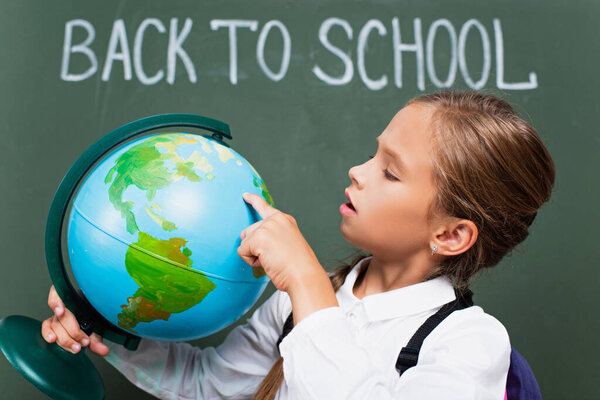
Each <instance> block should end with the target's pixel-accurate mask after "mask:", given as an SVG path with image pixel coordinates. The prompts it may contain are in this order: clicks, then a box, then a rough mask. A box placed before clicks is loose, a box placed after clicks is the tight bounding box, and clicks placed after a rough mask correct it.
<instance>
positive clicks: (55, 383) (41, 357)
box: [0, 315, 104, 400]
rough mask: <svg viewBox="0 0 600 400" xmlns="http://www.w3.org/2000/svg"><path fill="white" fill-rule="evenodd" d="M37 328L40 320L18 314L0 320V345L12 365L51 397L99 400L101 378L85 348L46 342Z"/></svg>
mask: <svg viewBox="0 0 600 400" xmlns="http://www.w3.org/2000/svg"><path fill="white" fill-rule="evenodd" d="M41 330H42V323H41V322H40V321H37V320H35V319H32V318H29V317H24V316H21V315H11V316H9V317H6V318H3V319H1V320H0V348H1V349H2V352H3V353H4V355H5V356H6V358H7V359H8V361H10V363H11V364H12V365H13V367H15V368H16V370H17V371H19V373H20V374H21V375H23V376H24V377H25V378H26V379H27V380H28V381H30V382H31V383H33V384H34V385H35V387H37V388H38V389H39V390H41V391H42V392H43V393H45V394H46V395H47V396H49V397H50V398H52V399H55V400H80V399H90V400H96V399H98V400H102V399H103V398H104V385H103V384H102V379H101V378H100V375H99V374H98V371H97V370H96V367H95V366H94V364H92V362H91V361H90V359H89V358H88V357H87V355H86V354H85V352H84V351H81V352H79V353H78V354H72V353H69V352H67V351H65V350H63V349H62V348H60V347H59V346H58V345H57V344H56V343H47V342H46V341H45V340H44V338H43V337H42V335H41Z"/></svg>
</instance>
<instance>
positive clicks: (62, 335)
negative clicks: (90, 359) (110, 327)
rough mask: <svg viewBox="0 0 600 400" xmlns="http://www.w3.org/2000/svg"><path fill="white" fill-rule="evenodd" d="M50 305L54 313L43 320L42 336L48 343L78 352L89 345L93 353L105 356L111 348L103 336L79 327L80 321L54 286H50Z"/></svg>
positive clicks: (74, 352)
mask: <svg viewBox="0 0 600 400" xmlns="http://www.w3.org/2000/svg"><path fill="white" fill-rule="evenodd" d="M48 305H49V306H50V308H51V309H52V311H53V312H54V315H53V316H52V317H50V318H48V319H47V320H45V321H44V322H42V337H43V338H44V340H45V341H46V342H48V343H54V342H56V344H58V345H59V346H60V347H62V348H63V349H65V350H66V351H68V352H70V353H73V354H76V353H78V352H79V351H80V350H81V348H82V347H86V346H89V347H90V350H91V351H92V353H95V354H98V355H99V356H102V357H104V356H105V355H107V354H108V352H109V348H108V347H107V346H106V345H105V344H103V343H102V336H100V335H97V334H95V333H92V335H91V336H88V335H86V333H85V332H83V331H82V330H81V329H80V328H79V323H78V322H77V319H76V318H75V316H74V315H73V313H72V312H71V311H69V310H68V309H67V308H66V307H65V305H64V304H63V302H62V300H61V299H60V297H59V296H58V293H57V292H56V289H54V286H51V287H50V294H49V295H48Z"/></svg>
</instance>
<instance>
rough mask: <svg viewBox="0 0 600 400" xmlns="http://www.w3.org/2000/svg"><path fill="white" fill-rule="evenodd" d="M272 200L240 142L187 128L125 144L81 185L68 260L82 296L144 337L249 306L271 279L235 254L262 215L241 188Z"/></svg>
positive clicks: (200, 328)
mask: <svg viewBox="0 0 600 400" xmlns="http://www.w3.org/2000/svg"><path fill="white" fill-rule="evenodd" d="M244 192H250V193H257V194H260V195H262V196H263V198H264V199H265V200H266V201H267V202H268V203H270V204H273V200H272V198H271V196H270V194H269V191H268V189H267V187H266V185H265V184H264V182H263V180H262V178H261V177H260V175H259V174H258V172H257V171H256V170H255V169H254V168H253V167H252V166H251V165H250V164H249V163H248V162H247V161H246V160H245V159H244V158H243V157H242V156H241V155H239V154H238V153H236V152H235V151H234V150H232V149H230V148H228V147H227V146H224V145H222V144H221V143H219V142H218V141H216V140H214V139H212V138H210V137H206V136H201V135H196V134H189V133H160V134H153V135H150V136H145V137H142V138H139V139H137V140H134V141H132V142H129V143H127V144H125V145H123V146H121V147H119V148H117V149H116V150H113V151H112V153H111V154H109V155H108V156H107V157H105V158H104V159H103V160H101V161H100V162H99V163H98V164H97V165H96V166H95V167H94V169H93V170H92V172H90V174H89V175H88V176H87V177H86V179H85V181H84V182H83V184H82V185H81V187H80V189H79V192H78V193H77V195H76V197H75V199H74V201H73V206H72V210H71V215H70V218H69V225H68V233H67V234H68V249H69V260H70V262H71V268H72V270H73V274H74V276H75V279H76V281H77V283H78V285H79V287H80V288H81V290H82V292H83V294H84V295H85V297H86V299H87V300H88V301H89V302H90V303H91V304H92V306H93V307H94V308H95V309H96V310H97V311H99V312H100V314H102V315H103V316H104V317H105V318H106V319H107V320H109V321H110V322H112V323H113V324H115V325H117V326H119V327H121V328H122V329H124V330H127V331H129V332H131V333H134V334H136V335H139V336H142V337H148V338H152V339H158V340H190V339H195V338H199V337H203V336H206V335H208V334H211V333H214V332H216V331H218V330H220V329H222V328H224V327H226V326H227V325H229V324H231V323H233V322H234V321H235V320H237V319H238V318H239V317H240V316H241V315H242V314H244V313H245V312H246V311H247V310H248V309H249V308H250V307H251V306H252V305H253V304H254V303H255V301H256V300H257V299H258V297H259V296H260V295H261V294H262V292H263V291H264V288H265V286H266V284H267V283H268V278H267V277H266V276H265V274H264V271H262V270H261V269H260V268H252V267H250V266H248V265H247V264H246V263H245V262H244V261H243V260H242V259H241V258H240V257H239V256H238V255H237V251H236V250H237V247H238V246H239V244H240V238H239V235H240V233H241V231H242V230H243V229H244V228H246V227H247V226H248V225H251V224H252V223H254V222H256V221H258V219H259V217H258V215H257V214H256V213H255V212H254V211H253V210H251V208H250V207H249V206H247V205H246V204H245V202H244V201H243V199H242V193H244Z"/></svg>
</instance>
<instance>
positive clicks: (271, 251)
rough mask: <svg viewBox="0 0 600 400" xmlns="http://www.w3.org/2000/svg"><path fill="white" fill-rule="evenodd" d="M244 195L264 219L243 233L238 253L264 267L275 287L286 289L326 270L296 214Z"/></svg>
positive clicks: (253, 264) (249, 194)
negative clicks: (301, 228)
mask: <svg viewBox="0 0 600 400" xmlns="http://www.w3.org/2000/svg"><path fill="white" fill-rule="evenodd" d="M243 197H244V200H245V201H246V203H248V204H249V205H251V206H252V207H253V208H254V209H255V210H256V212H258V214H259V215H260V216H261V217H262V218H263V219H262V220H261V221H258V222H256V223H254V224H252V225H250V226H249V227H247V228H246V229H244V230H243V231H242V233H241V235H240V237H241V239H242V243H241V244H240V247H239V248H238V250H237V252H238V254H239V256H240V257H242V259H243V260H244V261H245V262H246V263H248V264H249V265H250V266H252V267H255V268H258V267H262V268H263V269H264V270H265V272H266V274H267V275H268V276H269V278H271V281H272V282H273V284H274V285H275V287H276V288H277V289H279V290H282V291H285V292H289V291H290V290H292V289H293V288H294V286H295V285H297V284H299V283H301V282H302V279H305V278H307V277H309V276H310V274H311V273H314V272H317V271H319V272H322V271H323V269H322V267H321V265H320V264H319V261H318V260H317V257H316V256H315V253H314V252H313V250H312V249H311V248H310V246H309V245H308V243H307V242H306V240H305V239H304V236H302V233H300V230H299V229H298V225H297V224H296V220H295V219H294V217H292V216H291V215H288V214H284V213H282V212H281V211H279V210H277V209H276V208H273V207H271V205H269V204H268V203H267V202H266V201H265V200H264V199H263V198H262V197H261V196H259V195H257V194H251V193H244V196H243Z"/></svg>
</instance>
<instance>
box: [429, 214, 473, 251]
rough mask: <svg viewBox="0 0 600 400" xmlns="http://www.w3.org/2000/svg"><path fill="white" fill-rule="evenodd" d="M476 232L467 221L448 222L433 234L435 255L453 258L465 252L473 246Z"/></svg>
mask: <svg viewBox="0 0 600 400" xmlns="http://www.w3.org/2000/svg"><path fill="white" fill-rule="evenodd" d="M477 234H478V230H477V227H476V226H475V224H474V223H473V221H470V220H468V219H457V218H455V219H453V220H449V221H448V222H447V223H446V224H445V225H443V226H442V227H440V229H439V230H438V231H437V233H436V234H435V243H434V244H435V245H436V246H437V251H436V253H437V254H442V255H445V256H455V255H457V254H461V253H464V252H466V251H467V250H469V249H470V248H471V246H473V245H474V244H475V241H476V240H477Z"/></svg>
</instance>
